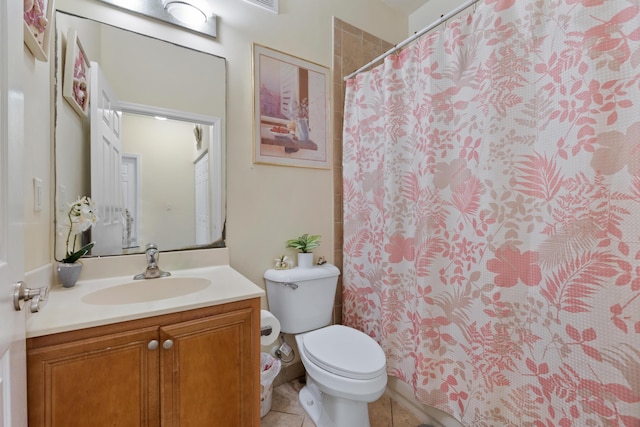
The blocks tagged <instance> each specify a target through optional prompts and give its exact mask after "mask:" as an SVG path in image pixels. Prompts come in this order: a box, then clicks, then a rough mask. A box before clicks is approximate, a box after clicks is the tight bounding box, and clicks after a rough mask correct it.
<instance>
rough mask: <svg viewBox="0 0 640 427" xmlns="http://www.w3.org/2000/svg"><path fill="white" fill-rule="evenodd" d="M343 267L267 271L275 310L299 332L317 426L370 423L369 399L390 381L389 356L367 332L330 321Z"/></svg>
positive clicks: (307, 398)
mask: <svg viewBox="0 0 640 427" xmlns="http://www.w3.org/2000/svg"><path fill="white" fill-rule="evenodd" d="M338 275H339V270H338V269H337V268H336V267H335V266H333V265H330V264H324V265H322V266H315V267H312V268H306V269H301V268H294V269H291V270H268V271H267V272H265V276H264V277H265V281H266V284H267V298H268V302H269V311H271V313H272V314H273V315H274V316H275V317H276V318H278V320H279V321H280V326H281V331H282V332H284V333H290V334H295V340H296V344H297V347H298V352H299V354H300V359H301V360H302V364H303V366H304V368H305V371H306V380H307V383H306V385H305V386H304V387H303V388H302V390H301V391H300V394H299V396H298V397H299V400H300V404H301V405H302V407H303V408H304V410H305V411H306V412H307V414H308V415H309V417H310V418H311V420H312V421H313V422H314V423H315V425H316V426H317V427H370V423H369V411H368V403H370V402H374V401H375V400H377V399H378V398H380V396H382V394H383V393H384V390H385V388H386V385H387V372H386V358H385V355H384V352H383V350H382V348H381V347H380V346H379V345H378V343H376V341H375V340H373V339H372V338H371V337H369V336H368V335H367V334H365V333H363V332H360V331H358V330H356V329H354V328H350V327H347V326H343V325H330V326H329V324H330V323H331V314H332V310H333V301H334V298H335V290H336V284H337V279H338Z"/></svg>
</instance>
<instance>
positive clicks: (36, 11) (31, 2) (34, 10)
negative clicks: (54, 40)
mask: <svg viewBox="0 0 640 427" xmlns="http://www.w3.org/2000/svg"><path fill="white" fill-rule="evenodd" d="M52 13H53V0H24V15H23V16H24V43H25V44H26V45H27V47H28V48H29V50H30V51H31V53H32V54H33V56H34V57H35V58H36V59H38V60H40V61H44V62H47V61H48V60H49V36H50V34H51V26H52V23H51V16H52Z"/></svg>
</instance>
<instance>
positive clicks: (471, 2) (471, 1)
mask: <svg viewBox="0 0 640 427" xmlns="http://www.w3.org/2000/svg"><path fill="white" fill-rule="evenodd" d="M479 1H480V0H468V1H467V2H466V3H464V4H462V5H460V6H458V7H457V8H456V9H454V10H452V11H451V12H449V13H447V14H446V15H442V16H441V17H440V19H438V20H437V21H435V22H434V23H432V24H431V25H428V26H426V27H424V28H423V29H422V30H420V31H418V32H417V33H415V34H414V35H412V36H411V37H409V38H407V39H405V40H404V41H402V42H400V43H398V44H397V45H395V46H394V47H392V48H391V49H389V50H388V51H386V52H385V53H383V54H382V55H380V56H378V57H377V58H376V59H374V60H372V61H370V62H369V63H367V64H366V65H363V66H362V67H360V68H358V69H357V70H356V71H354V72H353V73H351V74H349V75H348V76H346V77H345V78H344V80H349V79H350V78H351V77H353V76H355V75H357V74H359V73H361V72H362V71H364V70H366V69H367V68H369V67H370V66H372V65H373V64H375V63H376V62H378V61H381V60H383V59H384V58H386V57H387V56H389V55H391V54H392V53H394V52H396V51H397V50H399V49H402V48H403V47H405V46H406V45H408V44H409V43H411V42H412V41H414V40H415V39H417V38H419V37H421V36H422V35H424V34H425V33H428V32H429V31H431V30H433V29H434V28H436V27H437V26H438V25H440V24H442V23H443V22H444V21H446V20H447V19H449V18H451V17H453V16H456V15H457V14H458V13H460V12H462V11H463V10H465V9H466V8H468V7H470V6H473V5H474V4H476V3H478V2H479Z"/></svg>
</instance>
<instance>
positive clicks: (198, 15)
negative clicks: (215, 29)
mask: <svg viewBox="0 0 640 427" xmlns="http://www.w3.org/2000/svg"><path fill="white" fill-rule="evenodd" d="M164 8H165V9H166V10H167V12H169V13H170V14H171V16H173V17H174V18H176V19H177V20H178V21H182V22H185V23H187V24H193V25H195V24H204V23H206V22H207V15H205V13H204V12H203V11H202V10H200V9H199V8H197V7H196V6H194V5H192V4H191V3H187V2H184V1H168V2H166V4H165V5H164Z"/></svg>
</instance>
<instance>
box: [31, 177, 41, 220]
mask: <svg viewBox="0 0 640 427" xmlns="http://www.w3.org/2000/svg"><path fill="white" fill-rule="evenodd" d="M33 211H34V212H40V211H42V180H41V179H40V178H33Z"/></svg>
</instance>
